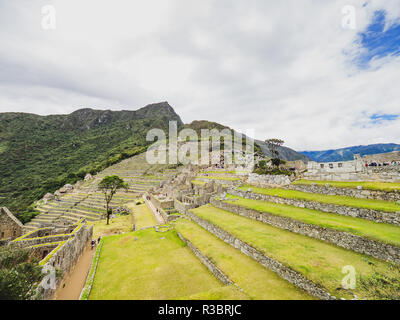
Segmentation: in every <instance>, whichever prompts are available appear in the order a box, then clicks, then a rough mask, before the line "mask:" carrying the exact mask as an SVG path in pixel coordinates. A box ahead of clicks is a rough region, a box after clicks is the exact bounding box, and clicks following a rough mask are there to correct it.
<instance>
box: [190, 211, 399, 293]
mask: <svg viewBox="0 0 400 320" xmlns="http://www.w3.org/2000/svg"><path fill="white" fill-rule="evenodd" d="M191 212H193V213H194V214H196V215H197V216H199V217H200V218H202V219H205V220H207V221H208V222H210V223H212V224H214V225H216V226H218V227H220V228H221V229H223V230H225V231H226V232H228V233H230V234H231V235H233V236H235V237H236V238H238V239H240V240H242V241H244V242H246V243H247V244H249V245H251V246H253V247H254V248H256V249H258V250H259V251H261V252H263V253H264V254H265V255H266V256H269V257H271V258H273V259H275V260H277V261H279V262H281V263H283V264H284V265H286V266H288V267H290V268H292V269H293V270H295V271H297V272H299V273H301V274H303V275H304V276H305V277H306V278H308V279H309V280H311V281H313V282H314V283H316V284H319V285H321V286H323V287H325V288H326V290H327V291H328V292H329V293H331V294H332V295H333V296H335V297H337V298H345V299H352V298H353V296H352V294H350V292H348V291H346V290H343V289H341V281H342V279H343V273H342V268H343V267H344V266H348V265H351V266H353V267H354V268H355V270H356V273H357V283H358V285H357V286H356V289H354V290H353V293H354V294H356V295H357V297H358V298H360V299H400V281H399V280H398V279H399V276H400V268H399V266H396V265H394V264H391V263H387V262H383V261H380V260H378V259H374V258H371V257H369V256H366V255H363V254H359V253H355V252H353V251H350V250H346V249H343V248H340V247H337V246H335V245H331V244H328V243H326V242H323V241H320V240H316V239H313V238H309V237H307V236H303V235H300V234H296V233H293V232H290V231H286V230H282V229H279V228H276V227H272V226H270V225H267V224H264V223H262V222H259V221H255V220H252V219H249V218H245V217H241V216H239V215H236V214H234V213H231V212H228V211H225V210H221V209H218V208H215V207H214V206H212V205H210V204H208V205H205V206H202V207H200V208H196V209H192V210H191ZM338 288H340V289H338Z"/></svg>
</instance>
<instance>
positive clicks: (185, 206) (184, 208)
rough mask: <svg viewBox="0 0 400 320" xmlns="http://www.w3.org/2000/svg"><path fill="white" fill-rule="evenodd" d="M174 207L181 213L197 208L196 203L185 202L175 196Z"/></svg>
mask: <svg viewBox="0 0 400 320" xmlns="http://www.w3.org/2000/svg"><path fill="white" fill-rule="evenodd" d="M174 207H175V209H176V210H177V211H178V212H179V213H182V214H186V213H187V211H188V210H190V209H193V208H195V207H196V205H195V204H193V203H183V202H181V201H179V200H177V199H176V198H175V199H174Z"/></svg>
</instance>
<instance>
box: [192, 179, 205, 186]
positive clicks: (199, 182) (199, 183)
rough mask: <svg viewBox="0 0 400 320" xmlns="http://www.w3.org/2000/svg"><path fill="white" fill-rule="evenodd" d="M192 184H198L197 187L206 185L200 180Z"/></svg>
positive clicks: (193, 181)
mask: <svg viewBox="0 0 400 320" xmlns="http://www.w3.org/2000/svg"><path fill="white" fill-rule="evenodd" d="M191 182H192V183H193V184H197V185H200V186H202V185H204V184H206V183H205V182H204V181H200V180H192V181H191Z"/></svg>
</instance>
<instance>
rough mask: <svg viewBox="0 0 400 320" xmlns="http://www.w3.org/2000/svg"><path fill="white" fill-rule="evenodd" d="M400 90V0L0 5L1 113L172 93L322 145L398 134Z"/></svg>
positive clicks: (228, 119) (266, 133)
mask: <svg viewBox="0 0 400 320" xmlns="http://www.w3.org/2000/svg"><path fill="white" fill-rule="evenodd" d="M49 6H51V7H49ZM53 9H54V10H53ZM53 13H54V14H53ZM54 27H55V28H54ZM399 88H400V5H399V1H398V0H364V1H361V0H360V1H358V0H355V1H351V0H347V1H341V0H329V1H328V0H326V1H323V0H301V1H300V0H292V1H290V0H289V1H267V0H246V1H244V0H241V1H238V0H213V1H209V0H202V1H199V0H157V1H156V0H146V1H136V0H113V1H111V0H107V1H105V0H85V1H81V0H80V1H78V0H68V1H65V0H59V1H56V0H47V1H41V0H18V1H12V0H0V112H10V111H14V112H16V111H18V112H32V113H38V114H43V115H46V114H57V113H70V112H72V111H74V110H76V109H79V108H82V107H90V108H96V109H113V110H120V109H130V110H135V109H137V108H139V107H142V106H144V105H146V104H149V103H153V102H159V101H168V102H169V103H170V104H171V105H172V106H173V107H174V109H175V111H176V112H177V113H178V114H179V115H180V116H181V117H182V120H183V121H184V122H186V123H187V122H190V121H192V120H202V119H206V120H211V121H216V122H220V123H222V124H225V125H228V126H231V127H232V128H235V129H238V130H243V131H244V130H246V129H254V130H255V137H256V138H258V139H262V140H264V139H266V138H271V137H277V138H278V137H279V138H282V139H284V140H285V141H286V145H288V146H290V147H292V148H295V149H297V150H318V149H329V148H339V147H345V146H350V145H359V144H371V143H383V142H395V143H400V89H399Z"/></svg>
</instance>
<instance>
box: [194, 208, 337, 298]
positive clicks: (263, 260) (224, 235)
mask: <svg viewBox="0 0 400 320" xmlns="http://www.w3.org/2000/svg"><path fill="white" fill-rule="evenodd" d="M187 215H188V216H189V217H190V218H191V219H192V220H193V221H194V222H196V223H197V224H198V225H200V226H201V227H203V228H204V229H206V230H207V231H209V232H211V233H212V234H214V235H215V236H216V237H218V238H219V239H221V240H223V241H224V242H226V243H228V244H229V245H231V246H233V247H234V248H236V249H238V250H240V251H241V252H243V253H244V254H245V255H247V256H249V257H250V258H252V259H254V260H255V261H257V262H258V263H260V264H261V265H263V266H264V267H266V268H268V269H270V270H272V271H273V272H275V273H276V274H277V275H278V276H280V277H281V278H283V279H285V280H287V281H289V282H290V283H293V284H294V285H295V286H297V287H299V288H300V289H302V290H305V291H306V292H308V293H309V294H311V295H312V296H314V297H317V298H319V299H324V300H333V299H335V298H334V297H333V296H331V295H330V294H329V293H328V292H327V291H326V289H325V288H323V287H322V286H320V285H317V284H315V283H313V282H312V281H310V280H308V279H307V278H305V277H304V276H303V275H302V274H300V273H298V272H296V271H294V270H292V269H290V268H289V267H286V266H284V265H283V264H282V263H280V262H278V261H276V260H274V259H272V258H270V257H268V256H266V255H264V254H263V253H262V252H260V251H258V250H257V249H255V248H254V247H252V246H250V245H249V244H247V243H245V242H243V241H241V240H239V239H238V238H236V237H234V236H233V235H231V234H229V233H228V232H226V231H224V230H222V229H221V228H219V227H217V226H215V225H213V224H212V223H210V222H208V221H206V220H204V219H202V218H200V217H198V216H197V215H195V214H194V213H192V212H190V211H188V212H187Z"/></svg>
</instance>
